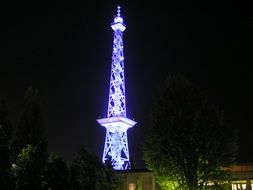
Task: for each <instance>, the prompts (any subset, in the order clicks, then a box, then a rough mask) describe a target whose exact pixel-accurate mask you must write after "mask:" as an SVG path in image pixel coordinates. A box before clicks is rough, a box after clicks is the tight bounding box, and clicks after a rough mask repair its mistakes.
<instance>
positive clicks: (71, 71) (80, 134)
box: [0, 0, 253, 167]
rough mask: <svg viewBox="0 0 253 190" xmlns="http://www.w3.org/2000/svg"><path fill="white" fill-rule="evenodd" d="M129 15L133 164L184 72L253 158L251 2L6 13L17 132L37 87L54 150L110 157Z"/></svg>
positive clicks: (21, 4)
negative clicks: (165, 96) (157, 105)
mask: <svg viewBox="0 0 253 190" xmlns="http://www.w3.org/2000/svg"><path fill="white" fill-rule="evenodd" d="M118 4H120V5H121V7H122V12H121V13H122V16H123V18H124V21H125V24H126V26H127V29H126V31H125V32H124V54H125V78H126V98H127V99H126V101H127V116H128V118H130V119H134V120H135V121H137V122H138V123H137V125H136V126H135V127H133V128H131V129H129V130H128V141H129V149H130V157H131V159H132V160H134V162H136V164H137V167H143V162H142V159H141V143H142V140H143V138H144V137H145V133H146V131H147V128H148V127H149V126H150V118H149V117H150V113H151V110H152V101H153V97H154V96H155V95H156V94H157V93H158V90H159V88H160V86H161V85H162V84H163V82H164V80H165V78H166V76H167V75H168V74H176V73H181V74H184V75H186V76H187V77H188V78H189V79H190V80H191V81H192V82H194V83H196V84H197V85H199V86H200V87H201V88H202V89H203V90H204V91H205V92H206V93H207V95H208V99H209V101H210V102H211V103H215V104H218V105H219V106H220V107H221V108H222V109H223V110H224V112H225V118H226V120H227V121H228V122H229V124H230V125H231V130H232V129H233V128H235V127H238V128H239V129H240V133H239V134H240V136H239V137H240V140H239V143H240V149H239V152H238V161H242V162H251V161H253V154H250V152H247V151H251V150H252V147H253V140H252V139H253V138H252V134H253V123H252V120H251V117H252V106H253V94H252V86H253V85H252V81H253V80H252V70H251V65H252V64H253V56H252V52H253V48H252V44H253V30H252V28H253V16H252V7H251V6H250V5H249V4H246V3H245V2H243V1H226V2H225V1H199V2H198V1H195V0H193V1H159V0H157V1H150V2H146V1H143V2H140V1H134V0H133V1H130V0H126V1H112V0H109V1H91V2H86V1H84V0H83V1H76V2H75V1H68V2H65V1H31V2H29V1H18V2H10V1H9V2H7V3H6V4H4V5H1V7H2V9H3V11H1V13H2V16H1V28H2V29H1V57H0V59H1V63H0V93H4V94H6V96H7V100H8V104H9V112H10V116H11V120H12V124H13V126H14V127H15V126H16V123H17V118H18V115H19V112H20V111H21V110H22V106H23V95H24V92H25V90H26V89H27V88H28V87H29V86H33V87H34V88H37V89H38V90H39V93H40V95H41V98H42V101H43V115H44V118H45V128H46V129H45V130H46V135H47V137H48V143H49V151H55V152H58V153H59V154H60V155H62V156H63V157H64V159H65V160H67V161H68V160H71V159H72V158H73V156H74V154H75V153H76V150H77V148H78V146H79V145H81V144H85V145H86V147H87V148H88V150H89V151H91V152H92V153H94V154H96V155H97V156H99V157H102V151H103V146H104V137H105V129H104V128H103V127H101V126H99V124H98V123H97V122H96V119H97V118H99V117H105V116H106V112H107V104H108V103H107V100H108V93H109V79H110V66H111V54H112V39H113V31H112V30H111V28H110V23H111V22H112V21H113V16H114V15H115V14H116V7H117V5H118Z"/></svg>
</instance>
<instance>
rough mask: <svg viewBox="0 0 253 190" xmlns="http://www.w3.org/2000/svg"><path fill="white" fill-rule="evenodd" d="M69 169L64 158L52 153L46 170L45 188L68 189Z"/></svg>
mask: <svg viewBox="0 0 253 190" xmlns="http://www.w3.org/2000/svg"><path fill="white" fill-rule="evenodd" d="M68 177H69V170H68V167H67V165H66V163H65V162H64V160H63V158H62V157H60V156H59V155H58V154H56V153H51V154H50V155H49V158H48V162H47V164H46V166H45V172H44V180H43V181H44V189H51V190H64V189H68V179H69V178H68Z"/></svg>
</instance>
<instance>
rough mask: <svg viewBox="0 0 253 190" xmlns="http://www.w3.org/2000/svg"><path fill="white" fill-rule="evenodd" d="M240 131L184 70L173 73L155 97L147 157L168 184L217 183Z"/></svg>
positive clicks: (203, 185) (223, 175)
mask: <svg viewBox="0 0 253 190" xmlns="http://www.w3.org/2000/svg"><path fill="white" fill-rule="evenodd" d="M236 151H237V131H236V130H233V129H231V128H229V127H228V126H227V124H226V123H225V121H224V115H223V111H222V110H221V109H219V108H218V107H217V106H215V105H213V104H210V103H208V102H207V97H206V95H205V94H204V93H203V92H202V91H201V90H200V88H198V87H197V86H195V85H194V84H192V83H190V82H189V80H187V79H186V78H185V77H184V76H182V75H175V76H170V77H168V79H167V80H166V83H165V85H164V86H163V88H162V90H161V93H160V94H159V96H157V97H156V98H155V103H154V108H153V112H152V127H151V128H150V130H149V132H148V135H147V138H146V139H145V142H144V144H143V154H144V160H145V162H146V164H147V167H148V169H150V170H153V171H154V174H155V177H156V179H157V181H158V183H159V184H160V185H161V186H162V187H164V188H170V189H175V188H178V187H180V188H186V189H189V190H193V189H199V188H202V189H205V188H206V185H207V182H213V183H214V184H216V185H219V182H221V181H224V180H226V179H227V177H228V172H227V168H228V167H229V166H230V165H231V164H232V163H233V162H234V161H235V156H236Z"/></svg>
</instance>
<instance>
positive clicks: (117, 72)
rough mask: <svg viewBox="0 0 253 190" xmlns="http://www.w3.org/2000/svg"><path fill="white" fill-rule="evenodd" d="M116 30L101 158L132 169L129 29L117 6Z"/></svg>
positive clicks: (113, 26)
mask: <svg viewBox="0 0 253 190" xmlns="http://www.w3.org/2000/svg"><path fill="white" fill-rule="evenodd" d="M111 28H112V30H113V31H114V37H113V49H112V64H111V77H110V89H109V101H108V113H107V118H102V119H97V121H98V123H99V124H100V125H102V126H104V127H105V128H106V136H105V145H104V151H103V158H102V161H103V162H105V161H106V160H111V162H112V166H113V168H114V169H115V170H127V169H130V157H129V149H128V141H127V129H128V128H131V127H133V126H134V125H135V124H136V122H135V121H133V120H131V119H128V118H127V117H126V96H125V75H124V54H123V32H124V30H125V29H126V26H125V24H124V23H123V18H122V17H121V15H120V7H119V6H118V10H117V16H115V18H114V22H113V23H112V24H111Z"/></svg>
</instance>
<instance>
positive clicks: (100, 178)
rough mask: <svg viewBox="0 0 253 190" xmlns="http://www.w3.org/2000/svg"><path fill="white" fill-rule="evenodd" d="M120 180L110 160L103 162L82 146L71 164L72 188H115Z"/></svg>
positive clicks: (79, 189)
mask: <svg viewBox="0 0 253 190" xmlns="http://www.w3.org/2000/svg"><path fill="white" fill-rule="evenodd" d="M119 184H120V180H119V178H118V176H117V174H116V172H115V171H114V170H113V168H112V165H111V163H110V162H106V163H105V165H103V164H102V162H101V161H100V159H98V157H97V156H95V155H92V154H90V153H89V152H88V151H87V150H86V149H85V147H84V146H81V147H80V149H79V151H78V153H77V155H76V157H75V159H74V160H73V162H72V163H71V165H70V186H71V189H75V190H76V189H78V190H85V189H94V190H114V189H118V186H119Z"/></svg>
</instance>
